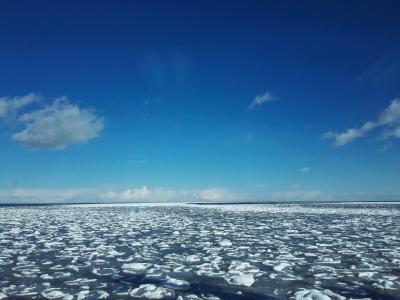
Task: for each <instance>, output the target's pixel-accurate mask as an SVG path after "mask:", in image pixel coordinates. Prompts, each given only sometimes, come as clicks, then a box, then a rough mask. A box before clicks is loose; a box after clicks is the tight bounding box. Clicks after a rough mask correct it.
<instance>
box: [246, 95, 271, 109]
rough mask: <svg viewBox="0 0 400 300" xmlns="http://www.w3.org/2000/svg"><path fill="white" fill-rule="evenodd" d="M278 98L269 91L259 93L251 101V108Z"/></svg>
mask: <svg viewBox="0 0 400 300" xmlns="http://www.w3.org/2000/svg"><path fill="white" fill-rule="evenodd" d="M276 100H277V98H276V97H274V96H273V95H272V94H271V93H270V92H269V91H265V93H264V94H260V95H257V96H256V97H255V98H254V100H253V101H252V102H251V103H250V105H249V109H254V108H256V107H259V106H261V105H263V104H264V103H266V102H273V101H276Z"/></svg>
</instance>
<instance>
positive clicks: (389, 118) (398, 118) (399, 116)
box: [378, 98, 400, 126]
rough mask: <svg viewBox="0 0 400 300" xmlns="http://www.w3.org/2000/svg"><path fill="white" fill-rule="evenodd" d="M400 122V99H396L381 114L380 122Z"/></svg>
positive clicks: (389, 123)
mask: <svg viewBox="0 0 400 300" xmlns="http://www.w3.org/2000/svg"><path fill="white" fill-rule="evenodd" d="M399 122H400V99H399V98H397V99H394V100H393V101H392V103H390V105H389V106H388V107H387V108H386V109H385V110H383V111H382V112H381V113H380V115H379V120H378V124H379V125H381V126H383V125H392V124H395V123H399Z"/></svg>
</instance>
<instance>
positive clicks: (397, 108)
mask: <svg viewBox="0 0 400 300" xmlns="http://www.w3.org/2000/svg"><path fill="white" fill-rule="evenodd" d="M399 124H400V99H399V98H396V99H394V100H392V102H391V103H390V105H389V106H388V107H387V108H385V109H384V110H383V111H382V112H381V113H380V114H379V116H378V118H377V120H375V121H367V122H365V123H364V124H363V125H362V126H360V127H354V128H349V129H347V130H346V131H343V132H334V131H328V132H326V133H324V134H323V135H322V138H323V139H332V140H333V142H334V145H335V146H336V147H341V146H344V145H347V144H349V143H351V142H352V141H354V140H356V139H360V138H362V137H364V136H366V135H367V134H368V133H369V132H371V131H373V130H374V129H377V128H381V129H383V132H381V134H380V136H379V139H380V140H388V139H391V138H400V125H399Z"/></svg>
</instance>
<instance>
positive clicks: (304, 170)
mask: <svg viewBox="0 0 400 300" xmlns="http://www.w3.org/2000/svg"><path fill="white" fill-rule="evenodd" d="M300 171H301V172H303V173H307V172H310V171H311V168H310V167H304V168H302V169H301V170H300Z"/></svg>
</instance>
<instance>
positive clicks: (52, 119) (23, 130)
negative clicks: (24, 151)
mask: <svg viewBox="0 0 400 300" xmlns="http://www.w3.org/2000/svg"><path fill="white" fill-rule="evenodd" d="M42 100H44V97H42V96H41V95H40V94H36V93H30V94H28V95H25V96H22V97H3V98H0V119H4V120H7V121H12V122H13V123H14V124H13V125H14V126H15V127H17V128H19V129H18V130H19V131H17V132H15V133H14V134H13V135H12V137H11V139H12V140H13V141H14V142H16V143H17V144H20V145H23V146H26V147H29V148H34V149H63V148H65V147H67V146H70V145H73V144H79V143H84V142H87V141H89V140H91V139H93V138H95V137H97V136H98V135H99V134H100V132H101V131H102V130H103V128H104V120H103V118H102V117H100V116H98V115H97V113H96V111H95V110H94V109H92V108H85V107H80V106H79V105H77V104H73V103H71V102H70V100H69V99H68V98H67V97H65V96H63V97H58V98H56V99H53V100H52V101H50V102H45V101H42ZM39 101H40V102H41V103H40V104H41V106H40V107H39V108H38V107H37V106H35V107H34V108H29V109H28V106H29V105H30V104H32V103H35V102H39Z"/></svg>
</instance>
